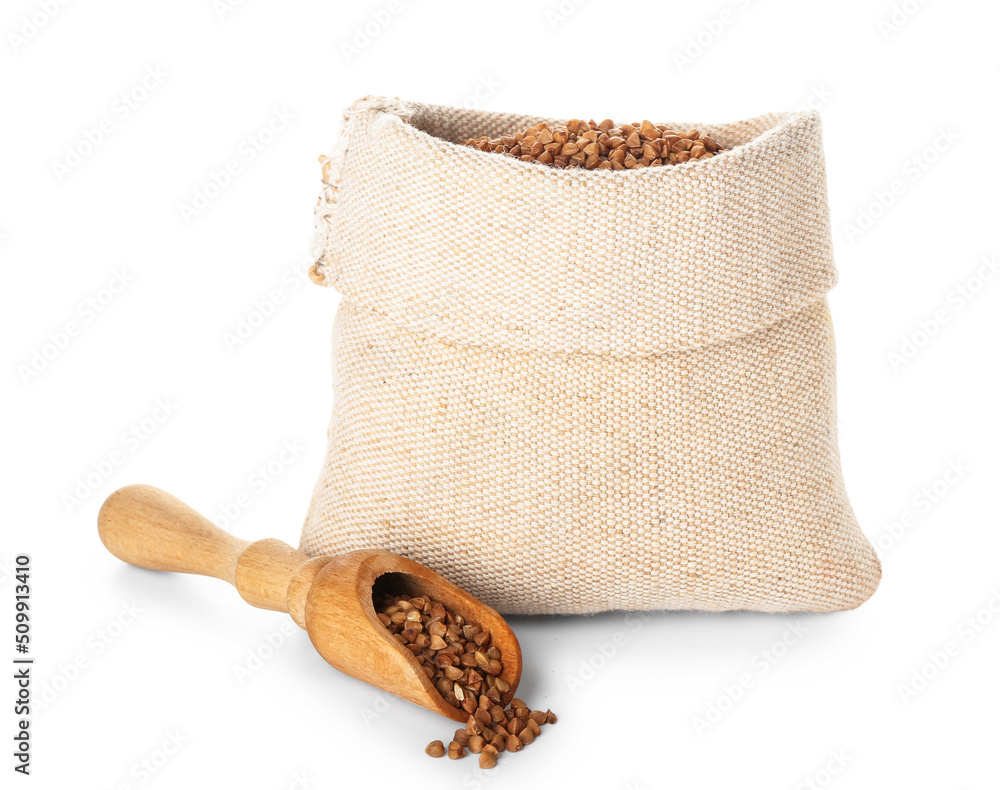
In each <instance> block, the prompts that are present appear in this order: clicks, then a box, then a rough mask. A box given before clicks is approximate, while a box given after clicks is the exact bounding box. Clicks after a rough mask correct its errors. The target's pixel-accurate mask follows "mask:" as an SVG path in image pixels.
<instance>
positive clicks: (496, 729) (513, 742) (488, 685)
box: [374, 595, 556, 768]
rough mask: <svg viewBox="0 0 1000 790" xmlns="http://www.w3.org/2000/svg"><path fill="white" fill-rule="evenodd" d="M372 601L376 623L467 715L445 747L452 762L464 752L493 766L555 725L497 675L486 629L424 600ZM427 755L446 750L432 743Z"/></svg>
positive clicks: (497, 658)
mask: <svg viewBox="0 0 1000 790" xmlns="http://www.w3.org/2000/svg"><path fill="white" fill-rule="evenodd" d="M374 603H375V612H376V614H377V615H378V619H379V621H380V622H381V623H382V625H384V626H385V627H386V628H387V629H389V633H391V634H392V635H393V638H394V639H395V640H396V641H397V642H399V643H400V644H401V645H403V647H404V648H406V649H407V650H409V651H410V652H411V653H412V654H413V656H414V658H416V659H417V661H418V662H419V663H420V666H421V668H422V669H423V671H424V673H425V674H426V675H427V677H428V678H429V679H430V681H431V683H433V684H434V686H435V688H437V690H438V693H439V694H441V696H442V697H444V699H445V700H446V701H447V702H448V703H449V704H450V705H453V706H454V707H456V708H461V709H462V710H464V711H465V712H466V713H468V714H469V720H468V723H467V724H466V726H465V728H464V729H458V730H455V734H454V737H453V738H452V740H451V742H450V743H449V744H448V747H447V754H448V757H450V758H451V759H452V760H458V759H460V758H462V757H464V756H465V755H466V753H467V751H468V752H471V753H472V754H478V755H479V765H480V767H481V768H492V767H493V766H495V765H496V759H497V756H498V755H499V753H500V752H503V751H509V752H517V751H520V750H521V749H522V748H523V747H524V746H527V745H528V744H530V743H532V742H533V741H534V740H535V737H536V736H537V735H539V734H540V732H541V725H542V724H555V722H556V716H555V714H554V713H553V712H552V711H545V712H544V713H543V712H542V711H539V710H535V711H533V710H530V709H529V708H528V706H527V705H525V704H524V702H523V701H522V700H520V699H518V698H517V697H515V696H514V693H513V691H512V690H511V688H510V685H509V684H508V683H507V682H506V681H505V680H504V679H503V678H501V677H500V673H501V672H502V671H503V663H502V662H503V657H502V656H501V654H500V651H499V650H498V649H497V648H496V647H495V646H492V645H490V633H489V631H488V630H486V629H485V628H481V627H479V626H478V625H475V624H472V623H467V622H465V618H464V617H462V615H460V614H455V613H453V612H451V611H449V610H448V609H447V608H446V607H445V606H444V604H442V603H440V602H438V601H434V600H432V599H430V598H427V597H410V596H407V595H383V596H381V597H379V598H377V599H376V600H375V602H374ZM425 751H426V752H427V754H429V755H430V756H431V757H443V756H444V755H445V746H444V743H443V742H442V741H431V743H430V744H428V746H427V748H426V749H425Z"/></svg>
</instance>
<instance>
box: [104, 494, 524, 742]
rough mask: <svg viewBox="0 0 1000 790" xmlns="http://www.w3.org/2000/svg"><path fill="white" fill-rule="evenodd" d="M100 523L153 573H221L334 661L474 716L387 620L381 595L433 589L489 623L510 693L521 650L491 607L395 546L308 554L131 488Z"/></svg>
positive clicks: (115, 497)
mask: <svg viewBox="0 0 1000 790" xmlns="http://www.w3.org/2000/svg"><path fill="white" fill-rule="evenodd" d="M97 528H98V531H99V533H100V535H101V540H102V541H103V542H104V545H105V546H107V548H108V551H110V552H111V553H112V554H114V555H115V556H116V557H118V559H120V560H124V561H125V562H128V563H131V564H132V565H138V566H139V567H141V568H150V569H151V570H155V571H176V572H178V573H197V574H201V575H202V576H214V577H215V578H217V579H222V580H223V581H227V582H229V583H230V584H232V585H233V586H234V587H235V588H236V589H237V590H238V591H239V594H240V595H241V596H243V600H245V601H246V602H247V603H249V604H251V605H253V606H257V607H259V608H261V609H273V610H275V611H279V612H288V613H289V614H290V615H291V616H292V619H293V620H294V621H295V622H296V623H298V624H299V625H300V626H301V627H302V628H305V629H306V632H307V633H308V634H309V639H310V640H312V643H313V646H314V647H315V648H316V649H317V650H318V651H319V654H320V655H321V656H323V658H324V659H326V661H327V663H329V664H330V665H331V666H333V667H335V668H336V669H339V670H340V671H341V672H346V673H347V674H348V675H352V676H353V677H356V678H358V679H359V680H363V681H364V682H365V683H371V684H372V685H373V686H378V687H379V688H381V689H385V690H386V691H388V692H390V693H392V694H395V695H396V696H398V697H402V698H403V699H405V700H409V701H410V702H414V703H416V704H417V705H420V706H422V707H424V708H427V709H428V710H431V711H434V712H435V713H440V714H441V715H442V716H446V717H448V718H449V719H454V720H455V721H461V722H465V721H467V720H468V716H469V715H468V714H467V713H466V712H465V711H464V710H462V709H461V708H455V707H453V706H451V705H449V704H448V702H447V701H446V700H445V699H444V698H443V697H442V696H441V695H440V694H439V693H438V691H437V689H436V688H435V687H434V685H433V684H432V683H431V681H430V680H429V679H428V677H427V675H425V674H424V672H423V670H422V669H421V668H420V664H419V663H418V662H417V660H416V658H414V657H413V655H412V654H411V653H410V652H409V651H408V650H407V649H406V648H404V647H403V646H402V645H401V644H400V643H399V642H397V641H396V640H395V639H394V638H393V637H392V635H391V634H390V633H389V631H388V630H387V629H386V628H385V626H383V625H382V623H381V622H379V620H378V617H377V616H376V615H375V607H374V604H373V603H372V596H373V594H376V595H377V594H381V593H383V592H389V593H394V594H400V593H407V594H410V595H427V596H430V597H431V598H433V599H434V600H436V601H440V602H441V603H442V604H444V605H445V607H447V608H448V609H449V610H450V611H452V612H454V613H455V614H461V615H462V616H464V617H465V619H466V621H468V622H469V623H474V624H476V625H479V626H481V627H483V628H488V629H489V632H490V637H491V644H493V645H495V646H496V647H497V649H498V650H499V651H500V653H501V662H502V663H503V671H502V672H501V674H500V677H501V678H503V679H504V680H505V681H507V683H509V684H510V688H511V692H512V693H513V692H514V691H515V690H516V689H517V684H518V681H519V680H520V679H521V648H520V646H519V645H518V643H517V637H515V636H514V632H513V631H511V630H510V626H508V625H507V623H506V622H505V621H504V619H503V618H502V617H501V616H500V615H499V614H497V613H496V612H495V611H494V610H493V609H491V608H490V607H489V606H487V605H486V604H484V603H483V602H482V601H479V600H478V599H476V598H473V597H472V596H471V595H469V594H468V593H467V592H465V591H464V590H462V589H460V588H458V587H456V586H455V585H454V584H452V583H451V582H449V581H447V580H446V579H444V578H443V577H441V576H439V575H438V574H436V573H434V571H432V570H430V569H429V568H425V567H424V566H423V565H421V564H420V563H417V562H414V561H413V560H408V559H406V558H405V557H400V556H398V555H396V554H391V553H390V552H388V551H378V550H362V551H352V552H348V553H347V554H341V555H339V556H335V557H309V556H308V555H307V554H303V553H302V552H300V551H296V550H295V549H293V548H292V547H291V546H289V545H288V544H286V543H282V542H281V541H280V540H273V539H267V540H258V541H257V542H255V543H251V542H250V541H247V540H239V539H238V538H234V537H233V536H232V535H229V534H227V533H226V532H223V531H222V530H221V529H219V528H218V527H217V526H215V524H213V523H212V522H211V521H209V520H208V519H207V518H205V517H204V516H202V515H201V514H200V513H197V512H195V511H194V510H193V509H191V508H190V507H188V506H187V505H185V504H184V503H183V502H181V501H180V500H179V499H177V498H176V497H173V496H171V495H170V494H168V493H166V492H165V491H161V490H160V489H158V488H153V487H152V486H145V485H132V486H127V487H125V488H122V489H119V490H118V491H115V493H113V494H112V495H111V496H109V497H108V498H107V500H106V501H105V503H104V504H103V505H102V506H101V512H100V513H99V514H98V516H97Z"/></svg>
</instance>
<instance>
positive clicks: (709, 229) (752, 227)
mask: <svg viewBox="0 0 1000 790" xmlns="http://www.w3.org/2000/svg"><path fill="white" fill-rule="evenodd" d="M540 120H547V121H549V122H558V121H557V120H556V119H543V118H536V117H528V116H522V115H505V114H500V113H487V112H480V111H475V110H467V109H455V108H447V107H437V106H433V105H426V104H417V103H409V102H402V101H399V100H391V99H382V98H378V97H368V98H366V99H363V100H361V101H359V102H357V103H356V104H355V105H354V106H352V107H351V108H349V109H348V110H347V111H346V113H345V123H344V129H343V133H342V136H341V138H340V139H339V140H338V142H337V144H336V146H335V147H334V150H333V151H332V152H331V154H330V157H329V160H328V161H327V162H326V163H325V164H324V171H323V179H324V183H323V188H322V192H321V196H320V200H319V203H318V205H317V211H316V222H317V253H318V255H319V263H318V265H317V267H316V272H317V274H318V277H319V278H322V279H323V281H324V282H325V283H326V284H328V285H331V286H333V287H335V288H336V289H337V290H339V291H340V292H341V293H342V294H343V299H342V300H341V304H340V308H339V310H338V313H337V317H336V320H335V322H334V331H333V369H334V407H333V418H332V420H331V423H330V427H329V433H328V437H329V447H328V451H327V455H326V459H325V461H324V465H323V469H322V471H321V474H320V478H319V481H318V483H317V485H316V489H315V492H314V495H313V500H312V503H311V506H310V510H309V513H308V515H307V518H306V523H305V526H304V528H303V534H302V542H301V546H302V549H303V550H304V551H306V552H308V553H310V554H321V553H339V552H344V551H349V550H352V549H358V548H369V547H378V548H385V549H388V550H390V551H394V552H397V553H399V554H403V555H406V556H408V557H411V558H413V559H415V560H417V561H419V562H422V563H424V564H426V565H428V566H429V567H431V568H433V569H434V570H436V571H438V572H440V573H442V574H443V575H445V576H446V577H448V578H449V579H450V580H451V581H453V582H454V583H456V584H458V585H459V586H461V587H464V588H465V589H467V590H469V591H470V592H471V593H473V594H474V595H476V596H477V597H479V598H481V599H482V600H483V601H485V602H487V603H489V604H490V605H492V606H494V607H495V608H497V609H498V610H500V611H501V612H505V613H511V614H514V613H517V614H521V613H523V614H537V613H565V614H570V613H590V612H598V611H603V610H608V609H705V610H713V611H720V610H729V609H752V610H760V611H834V610H840V609H847V608H851V607H854V606H857V605H858V604H860V603H862V602H863V601H865V600H866V599H867V598H868V597H869V596H870V595H871V594H872V593H873V592H874V590H875V588H876V587H877V585H878V581H879V577H880V565H879V561H878V558H877V556H876V555H875V552H874V550H873V549H872V547H871V545H870V543H869V542H868V541H867V540H866V539H865V537H864V535H863V534H862V532H861V530H860V528H859V527H858V524H857V522H856V520H855V518H854V515H853V513H852V511H851V507H850V503H849V501H848V499H847V495H846V493H845V490H844V485H843V480H842V476H841V470H840V459H839V454H838V448H837V435H836V403H835V352H834V341H833V330H832V326H831V323H830V319H829V313H828V310H827V307H826V296H825V295H826V293H827V291H828V290H829V289H830V288H831V287H832V286H833V284H834V282H835V280H836V269H835V266H834V262H833V256H832V248H831V238H830V223H829V208H828V205H827V197H826V178H825V172H824V161H823V152H822V141H821V128H820V120H819V116H818V115H816V114H815V113H802V114H776V115H767V116H762V117H759V118H755V119H752V120H749V121H743V122H738V123H732V124H722V125H700V124H692V123H690V122H686V123H682V124H677V125H678V126H682V127H683V128H685V129H687V128H698V129H700V130H702V131H706V132H708V133H709V134H711V135H712V136H713V137H714V138H715V139H716V140H717V141H718V142H719V143H720V144H722V145H724V146H726V147H730V148H732V149H733V150H731V151H727V152H725V153H723V154H721V155H719V156H716V157H715V158H712V159H708V160H701V161H697V162H689V163H686V164H682V165H678V166H671V167H661V168H647V169H644V170H634V171H620V172H614V171H584V170H556V169H553V168H550V167H546V166H543V165H539V164H534V163H524V162H520V161H517V160H515V159H512V158H510V157H503V156H499V155H496V154H489V153H484V152H481V151H477V150H474V149H471V148H466V147H464V146H461V145H459V144H458V143H459V142H460V141H461V140H462V139H464V138H466V137H473V136H479V135H491V136H498V135H501V134H508V133H513V132H515V131H518V130H520V129H523V128H525V127H527V126H529V125H532V124H535V123H537V122H538V121H540Z"/></svg>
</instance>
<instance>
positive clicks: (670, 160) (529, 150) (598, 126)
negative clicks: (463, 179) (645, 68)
mask: <svg viewBox="0 0 1000 790" xmlns="http://www.w3.org/2000/svg"><path fill="white" fill-rule="evenodd" d="M465 145H468V146H471V147H472V148H476V149H478V150H480V151H491V152H493V153H497V154H504V155H505V156H513V157H516V158H517V159H520V160H521V161H522V162H538V163H539V164H544V165H550V166H552V167H558V168H566V167H584V168H586V169H587V170H636V169H638V168H642V167H662V166H663V165H677V164H681V163H683V162H688V161H690V160H692V159H710V158H712V157H713V156H715V155H716V154H717V153H719V152H720V151H723V150H724V149H723V148H722V147H721V146H720V145H719V144H718V143H717V142H715V140H713V139H712V138H711V137H709V136H708V135H707V134H702V133H701V132H699V131H698V130H697V129H690V130H688V131H686V132H685V131H680V130H674V129H671V128H670V127H669V126H667V125H666V124H662V123H660V124H654V123H652V122H650V121H642V122H641V123H633V124H628V123H626V124H621V125H619V126H616V125H615V124H614V122H613V121H611V120H610V119H608V120H604V121H601V122H600V123H597V122H596V121H594V120H590V121H580V120H577V119H573V120H571V121H567V122H566V124H565V125H562V126H551V127H550V126H549V125H548V124H546V123H540V124H538V125H537V126H532V127H531V128H530V129H526V130H525V131H523V132H518V133H517V134H514V135H507V136H504V137H497V138H494V139H490V138H489V137H478V138H475V139H470V140H466V141H465Z"/></svg>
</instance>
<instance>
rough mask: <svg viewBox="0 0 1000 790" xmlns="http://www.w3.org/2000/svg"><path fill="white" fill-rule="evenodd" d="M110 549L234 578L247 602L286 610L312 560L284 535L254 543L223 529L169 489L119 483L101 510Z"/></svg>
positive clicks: (152, 563)
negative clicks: (297, 580) (294, 586)
mask: <svg viewBox="0 0 1000 790" xmlns="http://www.w3.org/2000/svg"><path fill="white" fill-rule="evenodd" d="M97 531H98V534H99V535H100V536H101V541H102V542H103V543H104V545H105V546H106V547H107V549H108V551H110V552H111V553H112V554H114V555H115V556H116V557H117V558H118V559H120V560H124V561H125V562H127V563H129V564H131V565H138V566H139V567H140V568H149V569H150V570H154V571H173V572H175V573H195V574H199V575H201V576H213V577H215V578H216V579H222V580H223V581H227V582H229V583H230V584H232V585H233V586H234V587H236V589H237V590H238V591H239V593H240V595H241V596H242V597H243V599H244V600H245V601H247V603H250V604H252V605H253V606H257V607H259V608H261V609H273V610H276V611H279V612H288V611H289V605H288V589H289V586H290V585H291V584H292V581H293V580H294V579H295V577H296V575H297V573H298V571H299V570H300V569H301V568H302V567H303V565H305V564H306V563H308V562H309V561H310V558H309V556H308V555H307V554H303V553H302V552H300V551H296V550H295V549H293V548H292V547H291V546H289V545H288V544H286V543H282V542H281V541H280V540H272V539H267V540H259V541H256V542H255V543H251V542H250V541H247V540H240V539H239V538H236V537H233V536H232V535H230V534H229V533H228V532H225V531H223V530H221V529H219V527H217V526H216V525H215V524H213V523H212V522H211V521H209V520H208V519H207V518H205V517H204V516H203V515H201V514H200V513H198V512H197V511H196V510H194V509H193V508H191V507H189V506H188V505H186V504H184V503H183V502H182V501H181V500H179V499H178V498H177V497H175V496H171V495H170V494H168V493H167V492H166V491H161V490H160V489H158V488H154V487H153V486H147V485H131V486H126V487H125V488H120V489H118V490H117V491H115V492H114V493H113V494H112V495H111V496H109V497H108V498H107V499H106V500H105V502H104V504H103V505H102V506H101V510H100V513H98V515H97Z"/></svg>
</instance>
